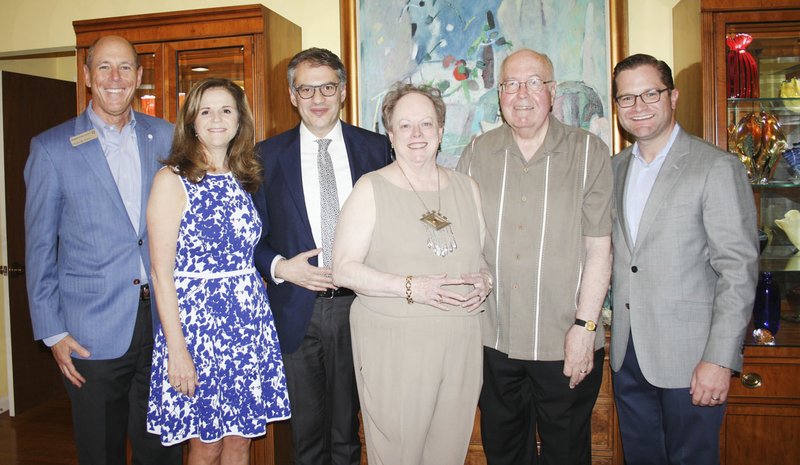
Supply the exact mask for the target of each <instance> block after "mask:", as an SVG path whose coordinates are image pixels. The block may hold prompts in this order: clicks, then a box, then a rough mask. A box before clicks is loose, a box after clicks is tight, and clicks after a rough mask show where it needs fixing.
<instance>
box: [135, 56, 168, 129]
mask: <svg viewBox="0 0 800 465" xmlns="http://www.w3.org/2000/svg"><path fill="white" fill-rule="evenodd" d="M134 47H135V48H136V53H137V54H138V55H139V66H140V67H141V68H142V83H141V84H140V85H139V88H138V89H136V97H135V98H134V99H133V109H134V110H136V111H139V112H142V113H145V114H148V115H150V116H156V117H159V118H163V117H164V52H163V47H162V45H161V44H139V45H135V46H134Z"/></svg>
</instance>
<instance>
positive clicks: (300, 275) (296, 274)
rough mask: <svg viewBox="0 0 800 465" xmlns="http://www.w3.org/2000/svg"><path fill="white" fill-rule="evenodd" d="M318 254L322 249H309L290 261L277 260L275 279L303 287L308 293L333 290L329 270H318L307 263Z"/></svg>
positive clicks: (318, 268)
mask: <svg viewBox="0 0 800 465" xmlns="http://www.w3.org/2000/svg"><path fill="white" fill-rule="evenodd" d="M320 252H322V249H311V250H307V251H305V252H301V253H299V254H297V255H295V256H294V257H292V258H290V259H283V260H278V263H276V264H275V277H276V278H278V279H284V280H286V281H289V282H290V283H292V284H295V285H297V286H300V287H304V288H306V289H308V290H309V291H315V292H320V291H325V290H327V289H334V288H335V286H334V285H333V278H331V269H330V268H320V267H318V266H314V265H311V264H309V263H308V260H309V259H310V258H311V257H316V256H317V255H319V254H320Z"/></svg>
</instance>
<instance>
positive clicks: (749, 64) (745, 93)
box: [725, 34, 758, 98]
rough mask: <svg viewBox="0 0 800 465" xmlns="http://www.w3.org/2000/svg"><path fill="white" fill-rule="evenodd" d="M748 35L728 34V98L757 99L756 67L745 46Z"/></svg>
mask: <svg viewBox="0 0 800 465" xmlns="http://www.w3.org/2000/svg"><path fill="white" fill-rule="evenodd" d="M752 41H753V37H752V36H751V35H750V34H728V36H727V37H726V38H725V42H726V43H727V44H728V48H729V49H730V50H728V60H727V61H728V98H758V65H757V64H756V59H755V58H753V55H751V54H750V52H748V51H747V46H748V45H750V42H752Z"/></svg>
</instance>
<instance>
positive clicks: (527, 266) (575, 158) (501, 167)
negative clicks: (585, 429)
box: [458, 116, 613, 361]
mask: <svg viewBox="0 0 800 465" xmlns="http://www.w3.org/2000/svg"><path fill="white" fill-rule="evenodd" d="M458 170H459V171H462V172H465V173H468V174H469V175H471V176H472V177H473V178H474V179H475V180H476V181H477V183H478V186H479V187H480V191H481V197H482V202H483V211H484V215H485V217H486V228H487V234H486V240H485V247H484V254H485V256H486V260H487V262H488V263H489V266H490V267H491V270H492V273H493V274H494V277H495V287H494V291H495V292H494V294H493V295H490V296H489V299H487V300H488V304H489V305H488V309H487V311H486V312H484V325H483V343H484V345H485V346H488V347H492V348H494V349H496V350H499V351H501V352H504V353H506V354H508V356H509V357H511V358H516V359H523V360H544V361H554V360H563V359H564V337H565V335H566V333H567V331H568V330H569V328H570V327H572V325H573V323H574V321H575V312H576V309H577V297H578V291H579V285H580V279H581V272H582V269H583V263H584V261H585V258H586V257H585V247H584V241H583V238H584V236H590V237H602V236H609V235H610V234H611V200H612V192H613V183H612V175H611V159H610V151H609V150H608V147H607V146H606V145H605V144H604V143H603V141H602V140H600V139H599V138H598V137H597V136H595V135H593V134H591V133H589V132H587V131H584V130H582V129H579V128H574V127H572V126H567V125H565V124H563V123H561V122H559V121H558V120H557V119H556V118H554V117H553V116H550V120H549V126H548V130H547V134H546V136H545V139H544V141H543V143H542V146H541V147H540V148H539V150H538V151H537V153H536V154H535V155H534V156H533V157H531V159H530V160H528V161H526V160H525V158H524V157H523V155H522V152H521V151H520V149H519V147H518V146H517V144H516V142H515V141H514V138H513V135H512V129H511V127H510V126H508V125H507V124H503V126H501V127H499V128H496V129H493V130H492V131H489V132H487V133H485V134H483V135H481V136H479V137H477V138H476V139H475V140H474V141H473V143H472V144H471V145H469V146H467V148H466V149H465V150H464V153H463V154H462V156H461V160H460V161H459V165H458ZM598 332H599V334H598V337H597V338H596V345H597V348H600V347H601V346H602V345H603V342H604V338H603V337H602V326H600V327H598Z"/></svg>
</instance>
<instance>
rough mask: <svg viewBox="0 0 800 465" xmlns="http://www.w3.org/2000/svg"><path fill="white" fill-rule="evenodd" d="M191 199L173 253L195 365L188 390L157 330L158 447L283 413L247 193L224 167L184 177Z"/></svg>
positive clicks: (262, 425)
mask: <svg viewBox="0 0 800 465" xmlns="http://www.w3.org/2000/svg"><path fill="white" fill-rule="evenodd" d="M181 181H182V182H183V185H184V188H185V190H186V195H187V198H188V202H187V206H186V208H185V210H184V213H183V218H182V219H181V225H180V231H179V234H178V245H177V253H176V257H175V287H176V289H177V294H178V307H179V315H180V321H181V326H182V328H183V334H184V337H185V338H186V346H187V348H188V349H189V354H191V356H192V359H193V361H194V365H195V370H196V371H197V375H198V379H199V385H198V386H197V388H196V390H195V395H194V397H188V396H186V395H184V394H181V393H180V392H178V391H176V390H175V389H174V388H173V387H172V386H171V385H170V383H169V378H168V376H167V360H168V358H169V353H168V351H167V341H166V339H165V338H164V333H163V331H162V330H161V329H159V330H158V332H157V333H156V337H155V345H154V348H153V365H152V371H151V380H150V400H149V406H148V413H147V430H148V431H149V432H151V433H155V434H158V435H160V437H161V442H162V444H164V445H172V444H177V443H179V442H182V441H185V440H186V439H189V438H199V439H200V440H201V441H204V442H213V441H217V440H219V439H221V438H222V437H223V436H228V435H238V436H243V437H255V436H260V435H263V434H264V433H265V432H266V426H267V423H268V422H271V421H276V420H281V419H285V418H289V416H290V411H289V397H288V395H287V392H286V378H285V375H284V371H283V362H282V360H281V355H280V346H279V344H278V336H277V332H276V331H275V324H274V321H273V319H272V312H271V311H270V308H269V301H268V299H267V294H266V290H265V288H264V284H263V282H262V280H261V277H260V275H259V274H258V272H257V271H256V269H255V267H254V262H253V250H254V248H255V245H256V243H257V242H258V240H259V237H260V234H261V219H260V218H259V216H258V214H257V212H256V210H255V207H254V206H253V201H252V198H251V197H250V194H248V193H247V192H246V191H245V190H244V189H243V188H242V186H241V185H240V184H239V182H238V181H237V180H236V178H235V177H234V176H233V174H231V173H227V174H217V175H215V174H207V175H206V176H205V177H204V178H203V180H202V181H201V182H199V183H196V184H195V183H192V182H189V181H188V180H186V179H184V178H181Z"/></svg>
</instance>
